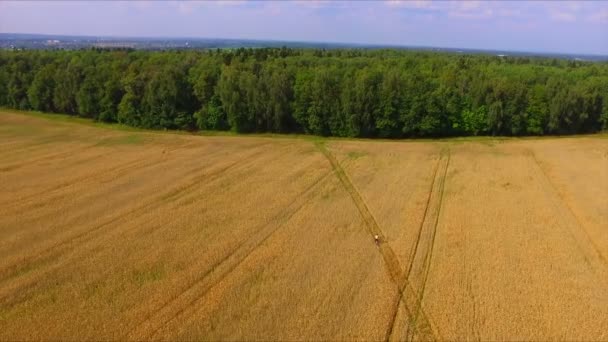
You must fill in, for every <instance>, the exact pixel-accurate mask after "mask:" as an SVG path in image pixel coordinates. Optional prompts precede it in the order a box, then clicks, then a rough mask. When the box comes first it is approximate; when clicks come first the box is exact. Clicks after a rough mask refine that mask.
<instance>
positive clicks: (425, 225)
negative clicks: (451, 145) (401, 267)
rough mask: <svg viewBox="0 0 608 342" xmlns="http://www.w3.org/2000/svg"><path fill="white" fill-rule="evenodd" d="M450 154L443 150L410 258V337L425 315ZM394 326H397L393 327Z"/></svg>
mask: <svg viewBox="0 0 608 342" xmlns="http://www.w3.org/2000/svg"><path fill="white" fill-rule="evenodd" d="M450 157H451V153H450V150H449V149H446V150H442V151H441V152H440V158H439V161H438V167H437V170H436V173H435V178H434V180H433V184H432V190H431V191H430V199H429V204H428V207H427V211H426V214H425V216H424V219H423V221H422V223H421V225H422V227H421V230H420V236H419V237H418V240H417V242H416V243H417V244H418V247H417V248H416V253H414V254H412V256H411V259H410V266H409V268H408V272H407V282H408V284H410V285H411V286H412V292H413V296H414V297H415V298H414V299H410V301H413V302H414V303H416V304H415V305H414V307H415V311H414V312H413V313H411V312H410V310H407V311H408V321H409V324H408V327H407V331H406V337H407V338H406V339H407V340H413V339H414V338H415V334H416V333H417V332H416V331H415V330H412V329H411V328H410V327H413V328H414V329H416V328H417V327H418V326H419V323H418V320H420V319H421V318H422V319H425V318H424V311H423V309H422V301H423V299H424V294H425V290H426V283H427V280H428V276H429V273H430V269H431V261H432V258H433V249H434V247H435V238H436V235H437V225H438V223H439V216H440V214H441V208H442V207H443V197H444V189H445V182H446V178H447V172H448V168H449V165H450ZM423 240H424V241H426V243H424V244H421V241H423ZM422 247H424V248H422ZM416 281H418V282H419V284H416V285H418V286H416V285H412V284H414V283H415V282H416ZM406 309H408V308H406ZM396 314H397V313H395V315H396ZM395 318H396V317H395ZM393 324H395V322H393ZM430 328H432V326H429V329H430ZM392 329H393V330H394V328H392ZM434 333H435V336H436V339H439V340H441V334H440V332H439V330H438V329H435V331H434ZM418 334H419V332H418ZM387 339H393V338H392V336H391V335H388V336H387ZM423 339H425V340H426V339H427V338H425V337H424V336H423Z"/></svg>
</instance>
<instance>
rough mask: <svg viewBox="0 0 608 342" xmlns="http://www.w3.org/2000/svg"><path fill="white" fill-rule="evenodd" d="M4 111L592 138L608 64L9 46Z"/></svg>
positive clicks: (245, 128)
mask: <svg viewBox="0 0 608 342" xmlns="http://www.w3.org/2000/svg"><path fill="white" fill-rule="evenodd" d="M0 106H5V107H11V108H16V109H23V110H30V109H33V110H39V111H45V112H57V113H67V114H73V115H79V116H84V117H89V118H92V119H95V120H100V121H106V122H120V123H123V124H126V125H130V126H135V127H145V128H155V129H158V128H168V129H185V130H196V129H205V130H234V131H236V132H284V133H290V132H304V133H310V134H317V135H332V136H345V137H387V138H389V137H390V138H400V137H421V136H435V137H436V136H455V135H539V134H570V133H586V132H595V131H598V130H601V129H605V128H606V127H607V126H608V63H589V62H581V61H567V60H557V59H546V58H526V57H517V58H510V57H499V56H489V55H462V54H449V53H433V52H414V51H398V50H328V51H325V50H305V49H288V48H261V49H244V48H239V49H236V50H210V51H167V52H150V51H108V50H100V49H93V50H80V51H2V52H0Z"/></svg>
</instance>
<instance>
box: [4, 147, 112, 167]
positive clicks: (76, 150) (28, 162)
mask: <svg viewBox="0 0 608 342" xmlns="http://www.w3.org/2000/svg"><path fill="white" fill-rule="evenodd" d="M97 146H99V143H95V144H89V145H85V146H79V147H75V148H72V149H70V150H68V151H63V152H57V153H54V154H45V155H43V156H41V157H37V158H36V157H34V158H32V159H25V160H22V161H21V162H16V163H13V164H11V165H7V166H3V167H0V171H2V172H10V171H14V170H16V169H20V168H21V167H23V166H26V165H32V164H37V163H40V162H43V161H47V160H57V159H62V158H64V157H67V156H71V155H74V154H76V153H82V152H85V151H87V150H90V149H92V148H94V147H97ZM108 153H109V152H108ZM108 153H104V154H108Z"/></svg>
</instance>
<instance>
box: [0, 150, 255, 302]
mask: <svg viewBox="0 0 608 342" xmlns="http://www.w3.org/2000/svg"><path fill="white" fill-rule="evenodd" d="M259 154H260V153H259V152H255V151H254V152H253V153H250V154H249V156H250V157H254V156H255V155H259ZM237 164H238V163H229V164H228V165H227V166H223V167H221V168H220V169H218V170H213V171H212V172H207V173H206V184H209V183H211V182H213V181H214V180H216V179H218V178H219V177H221V176H223V175H224V174H225V172H227V171H228V170H229V169H231V168H234V167H235V166H236V165H237ZM169 194H171V195H172V196H171V197H170V198H167V196H166V194H160V195H159V196H157V197H156V198H155V199H152V200H151V201H149V202H147V203H144V204H142V205H140V206H138V207H136V208H134V209H133V210H130V211H127V212H124V213H122V214H119V215H118V216H115V217H114V218H111V219H109V220H108V221H105V222H103V223H102V224H100V225H97V226H95V227H93V228H92V229H89V230H86V231H83V232H80V233H78V234H75V235H73V236H71V237H69V238H67V239H65V240H62V241H60V242H58V243H57V244H54V245H52V246H50V247H48V248H46V249H44V250H42V251H38V252H37V253H36V254H34V255H30V256H28V257H24V258H23V259H21V260H20V262H19V263H18V264H13V265H9V266H8V267H5V268H3V269H0V279H2V281H1V282H4V281H5V280H8V279H11V278H14V277H15V276H16V275H19V274H21V273H23V270H24V269H27V268H31V267H32V266H33V265H32V264H48V262H49V259H56V258H58V257H59V256H61V255H63V254H64V253H66V252H68V251H69V250H71V249H72V246H74V245H80V244H82V243H84V242H88V241H90V240H91V239H96V238H100V237H101V236H91V235H92V234H94V233H95V232H97V231H99V230H101V229H102V228H104V227H107V226H110V225H112V224H115V223H116V222H119V221H120V220H122V219H129V218H132V217H133V215H139V216H141V215H144V214H145V213H146V212H148V211H151V210H154V209H156V208H159V207H161V206H164V205H166V204H167V202H171V201H175V200H177V199H178V197H176V196H175V194H176V192H175V191H170V192H169ZM117 227H118V228H119V226H118V225H117V226H116V227H115V228H114V229H117ZM114 229H112V230H114ZM104 233H108V230H104ZM52 271H53V269H49V270H47V272H42V273H39V274H38V277H36V278H35V279H31V281H30V282H35V281H36V280H37V279H39V278H41V277H43V276H44V275H46V274H48V273H49V272H52ZM13 291H14V289H13ZM4 292H5V291H3V290H0V301H3V300H4V299H5V297H7V296H10V294H11V293H12V291H11V292H9V293H8V294H5V293H4Z"/></svg>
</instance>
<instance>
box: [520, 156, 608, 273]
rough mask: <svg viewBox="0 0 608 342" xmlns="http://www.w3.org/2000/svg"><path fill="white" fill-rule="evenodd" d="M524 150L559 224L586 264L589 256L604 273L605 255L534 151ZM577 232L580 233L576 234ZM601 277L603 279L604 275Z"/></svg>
mask: <svg viewBox="0 0 608 342" xmlns="http://www.w3.org/2000/svg"><path fill="white" fill-rule="evenodd" d="M526 152H527V154H528V156H529V157H530V159H531V160H532V164H533V165H534V166H535V169H536V173H537V178H538V179H539V180H540V183H541V187H542V188H543V191H544V192H545V195H546V196H547V198H548V199H549V201H550V202H551V204H552V205H553V208H554V211H555V212H556V214H557V215H558V216H559V217H560V218H561V220H560V221H559V225H560V226H561V227H562V228H563V229H565V230H567V231H568V232H569V233H570V235H571V237H572V238H573V239H574V240H575V241H576V244H577V248H578V250H579V251H580V252H581V254H582V255H583V257H584V258H585V260H586V262H587V263H588V264H589V263H590V260H589V257H591V258H593V259H596V261H597V262H598V263H599V264H600V265H601V268H602V270H601V271H602V273H604V274H605V273H606V271H608V260H606V257H605V256H604V255H603V254H602V252H601V250H600V248H599V247H598V245H597V244H596V243H595V241H594V240H593V239H592V238H591V236H590V235H589V232H588V231H587V229H586V228H585V225H584V224H583V223H582V222H581V221H580V220H579V218H578V217H577V216H576V214H575V213H574V211H573V210H572V207H570V205H569V204H568V201H567V200H566V199H565V198H564V195H563V194H562V193H561V192H560V191H559V189H558V188H557V186H555V184H554V183H553V181H551V178H550V177H549V175H548V174H547V172H546V171H545V170H544V168H543V167H542V165H541V163H540V161H539V160H538V158H537V157H536V154H535V153H534V151H532V150H531V149H526ZM572 228H576V229H572ZM577 232H580V233H582V234H577ZM581 235H582V236H581ZM582 244H586V245H588V246H590V247H591V250H593V252H594V253H593V254H594V255H592V256H590V255H589V253H588V251H589V248H585V247H584V246H582ZM596 269H597V267H596ZM602 278H603V279H605V278H604V277H602Z"/></svg>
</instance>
